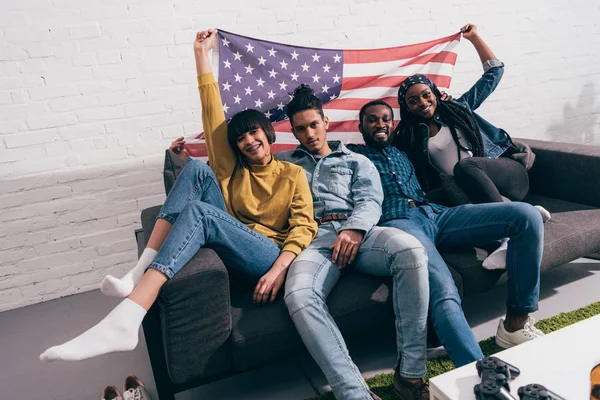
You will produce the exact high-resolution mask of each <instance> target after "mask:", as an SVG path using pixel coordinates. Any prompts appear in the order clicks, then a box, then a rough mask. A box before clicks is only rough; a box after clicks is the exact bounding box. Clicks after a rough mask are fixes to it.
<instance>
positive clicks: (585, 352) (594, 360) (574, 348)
mask: <svg viewBox="0 0 600 400" xmlns="http://www.w3.org/2000/svg"><path fill="white" fill-rule="evenodd" d="M494 356H495V357H498V358H500V359H501V360H504V361H506V362H508V363H510V364H512V365H514V366H516V367H517V368H519V369H520V370H521V375H520V376H519V377H518V378H516V379H514V380H512V381H511V382H510V393H511V394H512V396H513V397H514V398H515V399H518V398H519V396H518V394H517V390H518V389H519V387H521V386H525V385H527V384H530V383H539V384H541V385H543V386H546V388H548V389H549V390H551V391H553V392H554V393H556V394H558V395H560V396H562V397H563V398H565V399H568V400H589V398H590V372H591V370H592V368H593V367H594V366H595V365H597V364H598V363H600V315H597V316H595V317H592V318H588V319H586V320H584V321H581V322H578V323H576V324H573V325H570V326H567V327H566V328H563V329H560V330H558V331H556V332H553V333H551V334H548V335H546V336H544V337H542V338H539V339H536V340H533V341H531V342H528V343H524V344H522V345H520V346H516V347H513V348H511V349H508V350H504V351H501V352H500V353H497V354H494ZM480 382H481V378H479V376H477V370H476V369H475V363H471V364H468V365H465V366H463V367H461V368H457V369H455V370H452V371H450V372H447V373H445V374H443V375H440V376H436V377H435V378H433V379H431V381H430V383H429V384H430V391H431V398H432V399H433V400H469V399H475V394H474V393H473V387H474V386H475V385H476V384H478V383H480Z"/></svg>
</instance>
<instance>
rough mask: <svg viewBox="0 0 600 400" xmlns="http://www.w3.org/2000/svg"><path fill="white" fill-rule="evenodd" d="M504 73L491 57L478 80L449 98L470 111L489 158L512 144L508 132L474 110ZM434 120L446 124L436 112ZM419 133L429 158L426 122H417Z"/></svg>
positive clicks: (501, 65) (423, 148) (499, 63)
mask: <svg viewBox="0 0 600 400" xmlns="http://www.w3.org/2000/svg"><path fill="white" fill-rule="evenodd" d="M503 74H504V64H503V63H502V62H501V61H499V60H497V59H492V60H488V61H486V62H485V63H484V73H483V75H482V76H481V78H479V80H478V81H477V82H476V83H475V84H474V85H473V87H471V89H469V91H468V92H466V93H465V94H463V95H462V96H461V97H460V98H458V99H457V100H451V101H453V102H455V103H457V104H459V105H461V106H463V107H464V108H466V109H468V110H469V111H471V114H473V117H474V118H475V122H477V126H478V127H479V131H480V132H481V139H482V141H483V155H484V157H489V158H498V157H500V155H502V153H504V152H505V151H506V150H507V149H508V148H509V147H510V145H511V144H512V140H511V138H510V136H509V135H508V133H506V131H504V129H501V128H496V127H495V126H494V125H492V124H490V123H489V122H488V121H486V120H485V119H483V118H482V117H481V116H480V115H479V114H477V113H476V112H475V110H476V109H477V108H479V106H480V105H481V104H482V103H483V102H484V101H485V99H487V98H488V97H489V96H490V95H491V94H492V92H493V91H494V89H496V86H498V83H500V80H501V79H502V75H503ZM433 118H434V120H435V121H436V122H437V123H438V124H441V125H446V126H447V124H445V123H444V121H443V119H442V118H441V117H440V116H439V115H438V114H437V113H436V114H435V115H434V117H433ZM418 132H419V134H420V137H421V138H422V140H423V142H422V146H423V147H422V151H423V152H425V153H426V154H427V157H428V158H429V151H428V146H427V145H428V142H429V127H428V126H427V124H425V123H422V124H419V131H418Z"/></svg>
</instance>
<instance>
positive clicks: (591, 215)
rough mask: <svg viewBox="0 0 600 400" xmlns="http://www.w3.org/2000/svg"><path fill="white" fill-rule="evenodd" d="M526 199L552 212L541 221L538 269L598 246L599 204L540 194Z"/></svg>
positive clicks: (582, 255)
mask: <svg viewBox="0 0 600 400" xmlns="http://www.w3.org/2000/svg"><path fill="white" fill-rule="evenodd" d="M527 201H528V202H529V203H531V204H539V205H541V206H543V207H545V208H546V209H547V210H548V211H550V212H551V213H552V219H551V220H550V221H548V222H546V223H545V224H544V228H545V229H544V258H543V259H542V271H543V270H546V269H548V268H552V267H556V266H558V265H563V264H565V263H568V262H570V261H573V260H575V259H577V258H580V257H585V256H586V255H588V254H590V253H594V252H597V251H599V250H600V209H599V208H594V207H591V206H587V205H583V204H577V203H572V202H568V201H563V200H556V199H551V198H548V197H542V196H531V197H530V198H528V199H527Z"/></svg>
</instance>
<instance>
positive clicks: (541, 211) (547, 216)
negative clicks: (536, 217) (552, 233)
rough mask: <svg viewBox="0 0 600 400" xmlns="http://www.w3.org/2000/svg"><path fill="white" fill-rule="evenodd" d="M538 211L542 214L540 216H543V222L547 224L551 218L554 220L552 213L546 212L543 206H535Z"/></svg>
mask: <svg viewBox="0 0 600 400" xmlns="http://www.w3.org/2000/svg"><path fill="white" fill-rule="evenodd" d="M533 207H534V208H535V209H536V210H538V212H539V213H540V215H541V216H542V221H543V222H544V223H545V222H546V221H549V220H550V218H552V215H550V211H548V210H546V209H545V208H544V207H542V206H533Z"/></svg>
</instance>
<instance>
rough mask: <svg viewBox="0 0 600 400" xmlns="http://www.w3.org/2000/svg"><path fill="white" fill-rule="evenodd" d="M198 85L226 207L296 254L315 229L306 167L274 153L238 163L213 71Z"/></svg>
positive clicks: (210, 158) (211, 158)
mask: <svg viewBox="0 0 600 400" xmlns="http://www.w3.org/2000/svg"><path fill="white" fill-rule="evenodd" d="M198 89H199V91H200V100H201V103H202V124H203V126H204V134H205V139H206V147H207V150H208V161H209V163H210V167H211V168H212V170H213V171H214V173H215V175H216V177H217V180H218V181H219V185H220V187H221V191H222V192H223V198H224V199H225V206H226V207H227V212H228V213H229V214H231V215H232V216H234V217H235V218H237V219H238V220H239V221H241V222H242V223H243V224H244V225H246V226H247V227H248V228H250V229H252V230H254V231H255V232H258V233H261V234H263V235H265V236H266V237H268V238H269V239H271V240H273V241H274V242H275V243H277V244H279V245H280V246H282V251H283V250H287V251H291V252H293V253H295V254H299V253H300V252H301V251H302V250H304V249H305V248H306V247H307V246H308V245H309V244H310V242H311V241H312V239H313V238H314V237H315V235H316V234H317V229H318V228H317V223H316V222H315V220H314V214H313V203H312V195H311V192H310V187H309V186H308V180H307V179H306V174H305V173H304V170H303V169H302V168H301V167H299V166H297V165H294V164H291V163H288V162H284V161H278V160H276V159H274V158H273V159H272V160H271V162H270V163H269V164H268V165H265V166H261V165H250V167H249V168H244V167H243V166H241V165H239V164H238V160H237V158H236V156H235V155H234V153H233V151H232V150H231V148H230V147H229V143H228V142H227V123H226V122H225V114H224V113H223V106H222V104H223V103H222V102H221V94H220V93H219V86H218V84H217V82H216V81H215V79H214V77H213V74H212V73H206V74H202V75H201V76H199V77H198ZM248 250H249V251H252V249H248Z"/></svg>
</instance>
